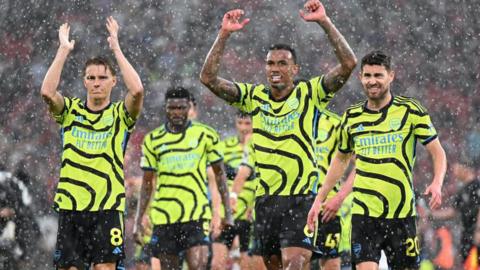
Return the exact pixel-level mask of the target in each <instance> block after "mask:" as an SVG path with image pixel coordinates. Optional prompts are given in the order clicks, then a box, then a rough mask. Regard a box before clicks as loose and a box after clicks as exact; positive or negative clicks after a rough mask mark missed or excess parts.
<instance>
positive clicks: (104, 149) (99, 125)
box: [54, 97, 135, 212]
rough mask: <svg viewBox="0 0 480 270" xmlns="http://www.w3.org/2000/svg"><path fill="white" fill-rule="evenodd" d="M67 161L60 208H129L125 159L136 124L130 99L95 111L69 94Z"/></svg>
mask: <svg viewBox="0 0 480 270" xmlns="http://www.w3.org/2000/svg"><path fill="white" fill-rule="evenodd" d="M64 102H65V106H64V109H63V111H62V113H60V114H58V115H54V118H55V120H56V122H57V123H58V124H60V126H61V137H62V145H63V152H62V164H61V169H60V179H59V181H58V186H57V192H56V194H55V199H54V204H55V206H54V207H55V209H57V210H58V209H62V210H73V211H102V210H117V211H122V212H123V211H125V186H124V175H123V158H124V154H125V149H126V146H127V142H128V139H129V137H130V134H131V132H132V130H133V127H134V125H135V120H134V119H133V118H132V117H130V115H129V114H128V112H127V109H126V108H125V104H124V102H123V101H122V102H115V103H110V104H109V105H108V106H107V107H106V108H104V109H102V110H100V111H92V110H90V109H88V108H87V106H86V105H85V103H83V102H82V101H81V100H80V99H78V98H69V97H64Z"/></svg>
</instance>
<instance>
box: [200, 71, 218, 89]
mask: <svg viewBox="0 0 480 270" xmlns="http://www.w3.org/2000/svg"><path fill="white" fill-rule="evenodd" d="M214 81H215V77H213V76H211V75H209V74H208V72H206V71H205V70H203V69H202V71H201V72H200V82H201V83H202V84H203V85H205V86H207V87H209V86H210V85H213V83H214Z"/></svg>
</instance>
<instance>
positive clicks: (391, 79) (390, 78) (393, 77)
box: [388, 70, 395, 82]
mask: <svg viewBox="0 0 480 270" xmlns="http://www.w3.org/2000/svg"><path fill="white" fill-rule="evenodd" d="M388 77H389V80H390V82H393V79H395V71H393V70H390V71H389V72H388Z"/></svg>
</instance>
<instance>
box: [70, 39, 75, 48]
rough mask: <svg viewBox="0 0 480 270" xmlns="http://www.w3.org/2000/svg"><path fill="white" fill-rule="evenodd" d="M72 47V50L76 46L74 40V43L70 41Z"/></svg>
mask: <svg viewBox="0 0 480 270" xmlns="http://www.w3.org/2000/svg"><path fill="white" fill-rule="evenodd" d="M70 45H72V48H73V47H74V46H75V40H74V39H72V41H70Z"/></svg>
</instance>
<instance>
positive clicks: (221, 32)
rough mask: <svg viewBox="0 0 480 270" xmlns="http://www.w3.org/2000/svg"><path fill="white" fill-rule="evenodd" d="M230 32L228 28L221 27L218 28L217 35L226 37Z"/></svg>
mask: <svg viewBox="0 0 480 270" xmlns="http://www.w3.org/2000/svg"><path fill="white" fill-rule="evenodd" d="M231 34H232V32H230V31H228V30H225V29H223V28H220V32H218V36H219V37H220V38H228V37H230V35H231Z"/></svg>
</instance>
